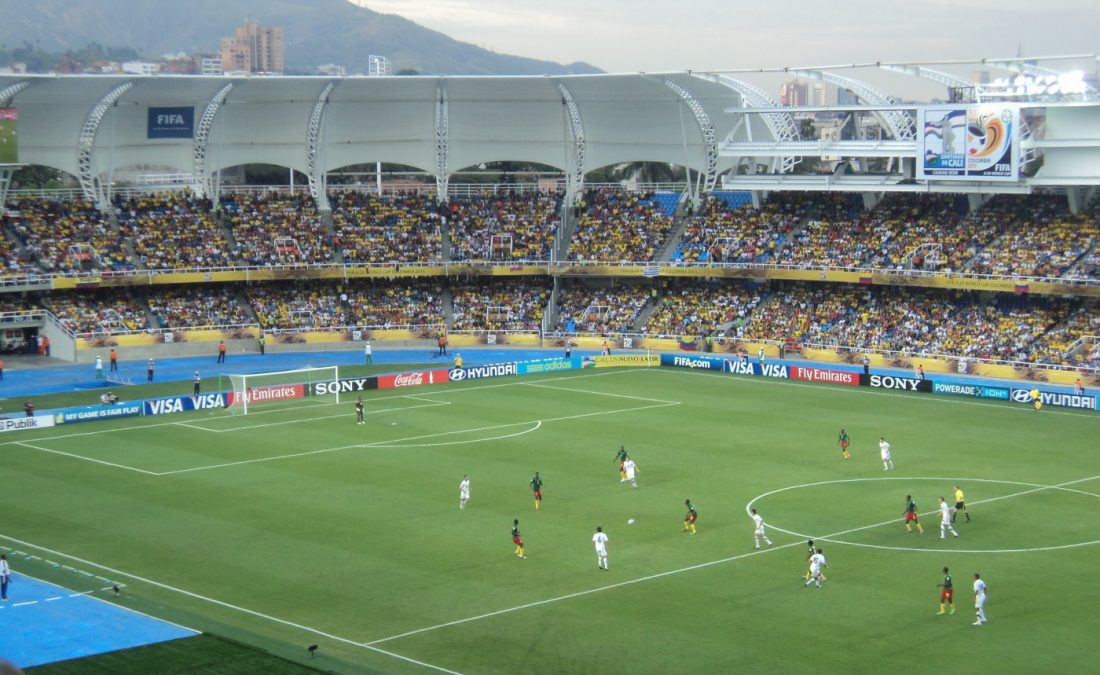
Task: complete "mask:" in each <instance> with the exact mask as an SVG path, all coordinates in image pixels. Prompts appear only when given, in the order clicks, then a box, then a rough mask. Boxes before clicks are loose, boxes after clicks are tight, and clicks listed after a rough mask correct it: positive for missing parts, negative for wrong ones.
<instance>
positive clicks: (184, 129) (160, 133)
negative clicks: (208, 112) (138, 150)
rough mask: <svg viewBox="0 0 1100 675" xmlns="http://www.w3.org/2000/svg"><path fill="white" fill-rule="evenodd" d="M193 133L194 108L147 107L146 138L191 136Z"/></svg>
mask: <svg viewBox="0 0 1100 675" xmlns="http://www.w3.org/2000/svg"><path fill="white" fill-rule="evenodd" d="M194 135H195V108H194V107H192V106H188V107H176V108H149V124H148V126H147V127H146V134H145V137H146V138H192V137H194Z"/></svg>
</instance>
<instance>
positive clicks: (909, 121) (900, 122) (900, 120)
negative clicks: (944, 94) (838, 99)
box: [790, 70, 917, 141]
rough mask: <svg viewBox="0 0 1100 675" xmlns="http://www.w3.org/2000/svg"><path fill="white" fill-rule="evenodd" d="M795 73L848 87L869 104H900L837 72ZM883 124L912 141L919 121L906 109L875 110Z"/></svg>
mask: <svg viewBox="0 0 1100 675" xmlns="http://www.w3.org/2000/svg"><path fill="white" fill-rule="evenodd" d="M790 72H791V73H792V74H794V75H801V76H802V77H808V78H811V79H814V80H821V81H823V82H828V83H829V84H834V85H836V86H838V87H841V88H843V89H848V90H849V91H851V92H852V93H853V94H855V95H856V98H858V99H859V100H861V101H863V102H865V103H867V104H869V105H889V106H896V105H898V100H897V99H895V98H894V97H893V96H890V95H889V94H886V93H885V92H882V91H879V90H878V89H875V88H874V87H872V86H871V85H869V84H867V83H866V82H861V81H859V80H854V79H852V78H850V77H843V76H841V75H837V74H835V73H830V72H827V71H821V70H792V71H790ZM875 116H876V117H878V118H879V120H880V121H881V122H882V124H883V126H885V127H886V128H887V129H889V130H890V135H891V136H893V137H894V139H895V140H898V141H912V140H914V139H915V138H916V137H917V123H916V122H915V121H914V120H913V117H912V115H910V114H909V113H908V112H906V111H904V110H880V111H876V112H875Z"/></svg>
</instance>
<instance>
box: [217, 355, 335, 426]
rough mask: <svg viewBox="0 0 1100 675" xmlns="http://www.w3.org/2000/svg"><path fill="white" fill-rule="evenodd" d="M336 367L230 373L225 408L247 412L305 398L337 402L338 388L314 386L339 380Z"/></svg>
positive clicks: (315, 400) (295, 403)
mask: <svg viewBox="0 0 1100 675" xmlns="http://www.w3.org/2000/svg"><path fill="white" fill-rule="evenodd" d="M339 381H340V368H339V366H323V367H320V368H299V369H297V370H281V371H277V372H270V373H230V374H229V382H230V385H231V387H232V389H231V391H230V392H229V400H228V401H226V406H225V407H226V409H227V410H229V411H230V412H231V413H234V412H239V413H240V414H242V415H247V414H248V413H249V411H252V410H255V409H256V408H258V407H270V406H273V405H278V404H282V405H283V406H284V407H290V406H294V405H300V404H301V403H302V402H303V400H304V399H308V400H309V402H311V403H339V402H340V391H339V389H340V388H339V387H317V386H315V385H317V384H319V383H322V382H339Z"/></svg>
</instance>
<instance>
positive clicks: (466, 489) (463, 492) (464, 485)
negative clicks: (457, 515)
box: [458, 474, 470, 509]
mask: <svg viewBox="0 0 1100 675" xmlns="http://www.w3.org/2000/svg"><path fill="white" fill-rule="evenodd" d="M468 501H470V474H466V475H465V476H463V477H462V482H461V483H459V484H458V508H460V509H464V508H466V502H468Z"/></svg>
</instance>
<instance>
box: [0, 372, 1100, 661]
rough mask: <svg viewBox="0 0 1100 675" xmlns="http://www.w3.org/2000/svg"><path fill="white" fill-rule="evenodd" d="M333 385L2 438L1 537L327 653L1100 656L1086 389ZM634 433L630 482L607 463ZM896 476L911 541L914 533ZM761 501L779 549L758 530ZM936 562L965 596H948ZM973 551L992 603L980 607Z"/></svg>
mask: <svg viewBox="0 0 1100 675" xmlns="http://www.w3.org/2000/svg"><path fill="white" fill-rule="evenodd" d="M344 397H345V398H344V399H343V400H342V401H341V402H340V403H339V404H333V403H320V402H311V401H308V400H307V401H306V402H298V403H297V404H295V405H292V406H291V405H287V404H282V405H284V406H285V407H266V408H265V407H259V408H256V409H254V410H250V412H249V414H248V415H230V414H228V413H227V412H225V411H217V412H211V411H204V412H199V413H193V414H184V415H175V416H156V417H147V418H137V419H130V420H119V421H112V422H101V423H92V424H87V425H79V426H75V427H57V428H53V429H44V430H40V431H33V432H26V433H21V434H19V435H18V436H13V437H11V438H8V439H5V440H4V442H3V443H0V446H2V448H0V452H2V457H3V459H2V460H0V466H2V467H3V476H4V488H3V489H2V490H0V505H2V508H3V514H4V515H3V526H2V527H0V532H2V533H3V537H2V538H0V545H4V546H6V547H9V548H12V549H16V550H19V551H23V552H31V553H34V554H35V555H36V556H39V557H40V558H41V559H40V560H37V561H26V562H20V563H19V565H18V566H17V567H16V566H15V565H14V564H13V568H14V569H15V571H17V572H24V573H26V574H29V575H32V576H37V577H40V578H43V579H48V580H54V581H57V582H58V583H66V582H67V581H69V582H71V572H69V571H65V570H63V569H61V568H59V567H57V565H56V563H57V562H63V563H64V565H65V566H67V567H71V568H75V569H77V570H81V571H82V572H84V573H89V574H94V575H98V576H102V577H104V578H107V579H110V580H112V581H115V582H119V583H121V584H123V585H124V586H123V592H122V593H121V595H120V596H119V597H118V598H117V600H114V601H116V602H118V603H119V604H122V605H124V606H127V607H132V608H134V609H136V610H139V611H142V612H145V613H148V614H151V615H153V616H157V617H160V618H164V619H167V620H170V621H174V622H177V623H180V624H182V625H184V626H188V627H191V628H195V629H197V630H202V631H206V632H209V633H212V634H217V635H220V636H224V637H227V638H229V639H232V640H237V641H240V642H244V643H247V644H251V645H256V646H258V647H260V648H262V649H264V650H267V651H269V652H271V653H273V654H275V655H278V656H284V657H288V658H291V659H294V660H296V661H299V662H303V663H309V664H310V665H312V666H316V667H317V668H321V669H324V670H330V671H337V672H397V673H403V672H430V671H450V672H461V673H490V672H491V673H517V672H532V673H541V672H557V673H629V672H634V673H637V672H646V673H649V672H653V673H717V672H868V673H871V672H874V673H882V672H890V671H896V672H934V671H936V672H971V671H972V672H1021V673H1022V672H1045V673H1053V672H1064V673H1078V672H1086V671H1087V670H1089V669H1090V668H1091V666H1090V665H1089V664H1090V663H1092V662H1093V660H1094V659H1093V658H1092V655H1093V654H1094V651H1093V650H1094V649H1095V646H1094V642H1095V638H1094V633H1095V629H1096V626H1097V621H1096V619H1095V608H1096V607H1097V605H1098V603H1100V584H1097V583H1095V571H1096V570H1097V569H1098V568H1100V458H1098V456H1097V451H1098V450H1100V443H1098V442H1097V439H1098V438H1100V416H1097V415H1096V414H1094V413H1087V412H1070V411H1060V410H1049V409H1044V410H1042V411H1040V412H1035V411H1033V410H1031V409H1030V408H1028V407H1026V406H1021V405H1013V404H1009V403H1000V402H994V401H981V400H970V399H965V398H953V397H936V396H929V395H922V394H906V393H896V392H885V391H879V390H871V389H866V388H858V389H857V388H848V387H836V386H830V385H814V384H802V383H795V382H790V381H779V380H769V379H766V378H747V377H739V376H732V375H723V374H714V373H704V372H695V371H690V370H680V369H668V368H654V369H625V368H624V369H593V370H584V371H573V372H571V373H566V374H561V375H545V376H529V377H521V378H498V379H490V380H479V381H466V382H461V383H451V384H445V385H435V386H427V387H416V388H412V389H407V390H402V389H398V390H385V391H372V392H368V393H367V395H365V396H364V401H365V402H366V413H367V414H366V424H363V425H356V424H355V421H354V412H353V408H352V402H353V400H354V396H353V395H348V394H345V395H344ZM841 427H844V428H845V429H846V430H847V431H848V433H849V434H850V435H851V438H852V447H851V451H852V459H850V460H844V459H842V457H841V454H840V451H839V448H838V447H837V434H838V432H839V430H840V428H841ZM880 436H885V437H886V439H887V440H888V441H889V442H890V443H891V445H892V447H893V457H894V462H895V468H894V469H893V470H892V471H884V470H883V465H882V462H881V461H879V450H878V439H879V437H880ZM620 444H622V445H625V447H626V449H627V451H628V452H630V454H631V456H632V457H633V458H634V459H635V460H636V462H637V465H638V469H639V472H638V487H637V489H635V488H632V487H631V486H630V485H629V484H622V483H620V479H619V473H618V464H617V462H616V461H615V460H614V456H615V453H616V450H617V449H618V448H619V446H620ZM536 471H538V472H539V473H540V475H541V476H542V478H543V480H544V481H545V485H544V488H543V494H544V501H543V504H542V508H541V509H540V510H537V511H536V510H535V508H534V503H533V501H532V497H531V490H530V487H529V481H530V480H531V478H532V476H533V475H534V472H536ZM464 474H469V476H470V479H471V482H472V496H471V500H470V502H469V504H468V505H467V507H466V508H465V509H464V510H460V509H459V502H458V497H459V491H458V483H459V481H460V480H461V479H462V477H463V475H464ZM956 484H958V485H960V487H961V488H962V489H963V490H965V492H966V500H967V504H968V506H969V509H970V514H971V518H972V520H971V522H966V521H965V516H963V515H962V514H959V517H958V522H956V524H955V527H956V528H957V529H958V531H959V534H960V536H958V537H957V538H955V537H951V536H950V535H948V538H947V539H944V540H941V539H940V531H939V517H938V515H937V514H936V513H935V512H936V509H937V505H938V499H939V497H941V496H943V497H945V498H947V500H948V501H949V502H951V503H953V502H954V497H953V490H954V486H955V485H956ZM906 495H912V496H913V498H914V499H915V500H916V502H917V504H918V506H919V510H920V513H921V514H922V518H921V520H922V523H923V525H924V530H925V531H924V533H923V534H919V533H917V532H915V531H914V532H912V533H906V532H905V529H904V527H903V525H902V520H901V515H902V511H903V510H904V506H905V504H904V502H905V496H906ZM685 499H690V500H691V501H692V502H693V503H694V504H695V506H696V508H697V509H698V512H699V520H698V533H697V534H694V535H693V534H690V533H686V532H684V531H683V516H684V510H685V509H684V500H685ZM752 507H755V508H756V509H757V510H758V511H759V512H760V514H761V515H762V516H763V517H764V519H765V522H766V523H767V526H768V536H769V537H770V538H771V539H772V541H773V542H774V546H772V547H770V548H769V547H767V546H764V547H763V548H761V549H759V550H757V549H754V547H753V527H752V521H751V520H750V519H749V516H748V509H749V508H752ZM517 518H518V519H519V526H520V529H521V532H522V536H523V539H524V541H525V543H526V553H527V558H526V559H520V558H517V557H516V555H515V553H514V547H513V545H512V541H511V534H510V530H511V526H512V522H513V519H517ZM631 519H633V520H634V524H628V520H631ZM597 526H602V527H603V528H604V530H605V531H606V532H607V533H608V535H609V538H610V541H609V545H608V548H609V563H610V570H608V571H602V570H599V569H597V565H596V556H595V552H594V550H593V546H592V541H591V540H592V534H593V533H594V531H595V529H596V527H597ZM809 537H812V538H814V539H815V540H816V541H817V544H818V545H819V546H821V547H822V549H823V550H824V553H825V555H826V557H827V559H828V568H827V569H826V570H825V572H826V574H827V577H828V580H827V581H826V582H825V584H824V586H823V587H822V588H820V589H818V588H816V587H809V588H806V587H804V586H803V580H804V577H803V575H804V573H805V571H806V563H805V559H806V548H807V546H806V539H807V538H809ZM47 561H49V562H47ZM945 566H948V567H950V569H951V573H952V574H953V576H954V581H955V587H956V604H957V613H956V614H954V615H944V616H939V615H937V614H936V612H937V610H938V609H939V589H938V588H937V587H936V585H937V584H938V583H940V582H941V581H942V578H943V574H942V572H941V570H942V568H943V567H945ZM976 572H980V573H981V576H982V579H984V580H985V581H986V583H987V584H988V588H989V601H988V604H987V605H986V613H987V615H988V617H989V622H988V623H987V624H986V625H984V626H972V625H971V624H972V623H973V621H974V609H973V594H972V592H971V584H972V582H973V578H974V573H976ZM17 590H18V589H16V588H14V587H13V593H17ZM4 618H6V617H4ZM310 644H316V645H318V646H319V648H318V650H317V654H316V657H315V658H313V659H310V658H309V657H308V655H307V653H306V646H307V645H310ZM44 672H46V671H44Z"/></svg>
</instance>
